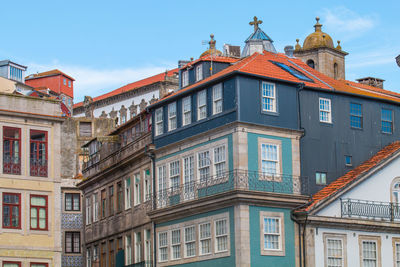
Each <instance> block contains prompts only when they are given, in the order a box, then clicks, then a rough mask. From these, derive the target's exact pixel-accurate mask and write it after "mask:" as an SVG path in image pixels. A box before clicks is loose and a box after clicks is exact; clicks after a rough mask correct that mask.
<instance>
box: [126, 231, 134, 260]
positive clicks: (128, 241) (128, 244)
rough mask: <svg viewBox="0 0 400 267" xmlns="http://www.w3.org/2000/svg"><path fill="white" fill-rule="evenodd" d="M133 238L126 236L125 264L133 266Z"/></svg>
mask: <svg viewBox="0 0 400 267" xmlns="http://www.w3.org/2000/svg"><path fill="white" fill-rule="evenodd" d="M132 263H133V262H132V236H131V235H130V234H128V235H126V236H125V264H132Z"/></svg>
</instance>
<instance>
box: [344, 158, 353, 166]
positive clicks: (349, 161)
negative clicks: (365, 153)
mask: <svg viewBox="0 0 400 267" xmlns="http://www.w3.org/2000/svg"><path fill="white" fill-rule="evenodd" d="M344 159H345V162H346V166H352V165H353V164H352V163H351V160H352V156H344Z"/></svg>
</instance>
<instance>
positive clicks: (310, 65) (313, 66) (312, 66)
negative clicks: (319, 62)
mask: <svg viewBox="0 0 400 267" xmlns="http://www.w3.org/2000/svg"><path fill="white" fill-rule="evenodd" d="M307 65H308V66H309V67H310V68H313V69H315V63H314V60H312V59H309V60H307Z"/></svg>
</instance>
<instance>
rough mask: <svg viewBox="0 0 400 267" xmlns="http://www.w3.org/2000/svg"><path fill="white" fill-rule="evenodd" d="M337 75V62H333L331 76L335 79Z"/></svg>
mask: <svg viewBox="0 0 400 267" xmlns="http://www.w3.org/2000/svg"><path fill="white" fill-rule="evenodd" d="M338 77H339V69H338V64H337V63H335V64H333V78H334V79H335V80H337V79H338Z"/></svg>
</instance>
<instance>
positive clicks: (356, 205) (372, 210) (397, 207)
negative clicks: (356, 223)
mask: <svg viewBox="0 0 400 267" xmlns="http://www.w3.org/2000/svg"><path fill="white" fill-rule="evenodd" d="M340 204H341V205H340V206H341V216H342V217H347V218H360V219H373V220H382V221H390V222H394V221H396V222H400V204H399V203H393V202H378V201H366V200H359V199H350V198H348V199H340Z"/></svg>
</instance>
